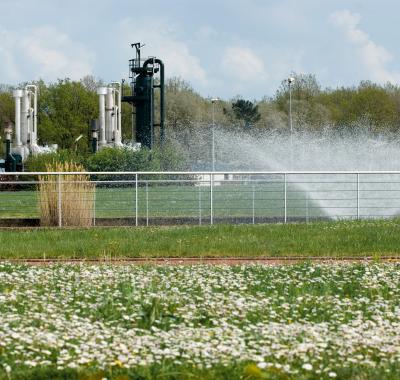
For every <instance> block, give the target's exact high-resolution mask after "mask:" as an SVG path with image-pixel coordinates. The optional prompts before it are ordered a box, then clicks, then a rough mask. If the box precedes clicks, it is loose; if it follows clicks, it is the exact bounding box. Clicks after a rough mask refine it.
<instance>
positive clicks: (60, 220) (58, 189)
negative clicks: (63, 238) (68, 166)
mask: <svg viewBox="0 0 400 380" xmlns="http://www.w3.org/2000/svg"><path fill="white" fill-rule="evenodd" d="M57 193H58V194H57V213H58V227H62V199H61V198H62V191H61V175H60V174H57Z"/></svg>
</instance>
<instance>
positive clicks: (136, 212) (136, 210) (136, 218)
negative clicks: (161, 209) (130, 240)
mask: <svg viewBox="0 0 400 380" xmlns="http://www.w3.org/2000/svg"><path fill="white" fill-rule="evenodd" d="M138 203H139V200H138V175H137V173H136V174H135V226H136V227H137V226H138V225H139V219H138Z"/></svg>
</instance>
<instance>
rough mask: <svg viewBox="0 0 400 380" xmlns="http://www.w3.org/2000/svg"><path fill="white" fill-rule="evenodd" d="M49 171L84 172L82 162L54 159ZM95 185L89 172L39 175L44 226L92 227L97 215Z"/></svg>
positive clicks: (41, 216)
mask: <svg viewBox="0 0 400 380" xmlns="http://www.w3.org/2000/svg"><path fill="white" fill-rule="evenodd" d="M46 171H48V172H84V168H83V166H82V165H79V164H74V163H69V162H64V163H59V162H54V163H53V164H49V165H46ZM94 193H95V185H94V183H92V182H90V178H89V176H88V175H87V174H84V173H82V174H73V175H67V174H66V175H60V176H57V175H52V174H48V175H41V176H39V208H40V224H41V225H42V226H46V227H47V226H77V227H90V226H91V225H92V222H93V216H94Z"/></svg>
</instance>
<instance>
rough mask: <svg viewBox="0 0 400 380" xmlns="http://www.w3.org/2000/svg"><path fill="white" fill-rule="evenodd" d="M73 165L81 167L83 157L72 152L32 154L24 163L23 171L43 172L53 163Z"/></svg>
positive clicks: (64, 150)
mask: <svg viewBox="0 0 400 380" xmlns="http://www.w3.org/2000/svg"><path fill="white" fill-rule="evenodd" d="M65 162H68V163H74V164H81V165H83V166H85V165H84V162H85V156H84V155H82V154H79V153H77V152H75V151H72V150H67V149H63V150H59V151H57V152H51V153H41V154H32V155H30V156H29V157H28V159H27V160H26V161H25V171H28V172H45V171H47V169H46V166H47V165H52V164H54V163H65Z"/></svg>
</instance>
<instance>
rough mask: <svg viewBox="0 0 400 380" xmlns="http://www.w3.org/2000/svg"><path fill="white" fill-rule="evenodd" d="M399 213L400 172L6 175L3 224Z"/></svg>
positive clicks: (0, 183)
mask: <svg viewBox="0 0 400 380" xmlns="http://www.w3.org/2000/svg"><path fill="white" fill-rule="evenodd" d="M77 176H80V179H79V181H77ZM82 177H83V178H82ZM399 213H400V171H399V172H397V171H396V172H394V171H387V172H372V171H371V172H365V171H363V172H361V171H360V172H87V173H56V172H54V173H47V172H46V173H43V172H42V173H28V172H25V173H2V174H1V175H0V226H18V225H21V226H40V225H55V226H59V227H64V226H96V225H102V226H113V225H133V226H151V225H164V224H198V225H203V224H217V223H249V224H256V223H272V222H282V223H288V222H309V221H312V220H338V219H365V218H391V217H396V216H398V214H399ZM46 218H47V219H46Z"/></svg>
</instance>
